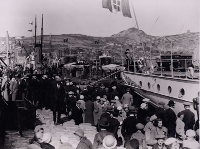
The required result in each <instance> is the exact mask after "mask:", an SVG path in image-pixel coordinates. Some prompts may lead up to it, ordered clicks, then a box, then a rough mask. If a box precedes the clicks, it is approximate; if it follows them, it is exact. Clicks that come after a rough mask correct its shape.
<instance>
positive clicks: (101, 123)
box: [98, 117, 109, 127]
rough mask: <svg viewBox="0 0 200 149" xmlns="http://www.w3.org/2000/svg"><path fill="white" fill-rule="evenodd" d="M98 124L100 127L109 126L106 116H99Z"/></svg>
mask: <svg viewBox="0 0 200 149" xmlns="http://www.w3.org/2000/svg"><path fill="white" fill-rule="evenodd" d="M98 124H99V125H100V126H102V127H107V126H109V123H108V119H107V118H106V117H101V118H100V120H99V122H98Z"/></svg>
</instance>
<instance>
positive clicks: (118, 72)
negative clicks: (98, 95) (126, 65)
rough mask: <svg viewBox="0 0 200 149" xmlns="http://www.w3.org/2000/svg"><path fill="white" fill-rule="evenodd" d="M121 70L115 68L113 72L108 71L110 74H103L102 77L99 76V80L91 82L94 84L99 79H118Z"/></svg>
mask: <svg viewBox="0 0 200 149" xmlns="http://www.w3.org/2000/svg"><path fill="white" fill-rule="evenodd" d="M121 71H122V70H115V72H113V73H110V74H108V75H106V76H104V77H103V78H100V79H99V80H97V81H95V82H93V84H96V83H98V82H101V81H103V80H106V79H112V80H116V79H119V78H120V72H121Z"/></svg>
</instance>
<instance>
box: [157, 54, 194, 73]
mask: <svg viewBox="0 0 200 149" xmlns="http://www.w3.org/2000/svg"><path fill="white" fill-rule="evenodd" d="M192 58H193V56H192V54H173V55H171V54H163V55H161V56H160V60H159V61H157V64H158V67H159V69H158V70H161V69H162V71H170V70H171V67H172V66H171V62H172V63H173V71H176V72H185V71H186V70H187V68H188V67H193V64H192Z"/></svg>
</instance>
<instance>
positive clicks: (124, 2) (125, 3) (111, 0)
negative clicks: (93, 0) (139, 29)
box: [102, 0, 132, 18]
mask: <svg viewBox="0 0 200 149" xmlns="http://www.w3.org/2000/svg"><path fill="white" fill-rule="evenodd" d="M129 2H130V0H102V7H103V8H106V9H109V10H110V12H113V13H117V14H123V16H124V17H129V18H132V15H131V11H130V4H129Z"/></svg>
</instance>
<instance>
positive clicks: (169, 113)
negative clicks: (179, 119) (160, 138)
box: [166, 100, 176, 137]
mask: <svg viewBox="0 0 200 149" xmlns="http://www.w3.org/2000/svg"><path fill="white" fill-rule="evenodd" d="M174 105H175V103H174V101H173V100H170V101H169V102H168V106H169V108H168V109H167V110H166V127H167V129H168V137H175V133H176V114H175V112H174V110H173V109H174Z"/></svg>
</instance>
